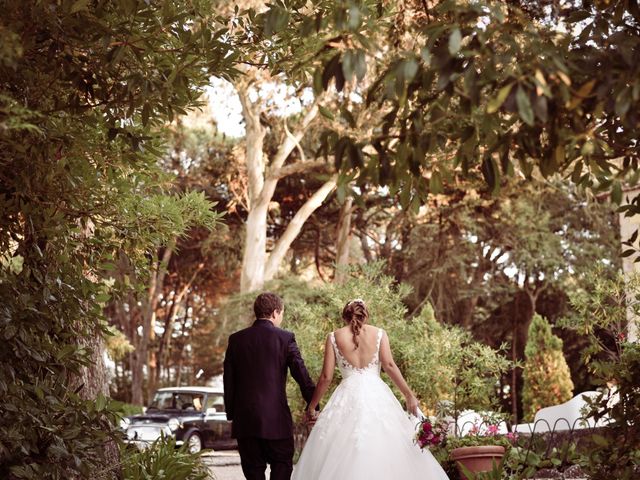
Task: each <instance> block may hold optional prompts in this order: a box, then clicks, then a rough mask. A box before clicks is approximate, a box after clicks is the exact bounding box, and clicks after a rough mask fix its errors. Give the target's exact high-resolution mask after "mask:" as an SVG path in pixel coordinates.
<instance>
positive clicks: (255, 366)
mask: <svg viewBox="0 0 640 480" xmlns="http://www.w3.org/2000/svg"><path fill="white" fill-rule="evenodd" d="M287 369H289V370H290V371H291V375H292V376H293V378H294V379H295V381H296V382H297V383H298V385H299V386H300V390H301V392H302V396H303V397H304V399H305V400H306V401H307V403H308V402H310V401H311V397H312V396H313V391H314V389H315V385H314V383H313V381H312V380H311V378H310V377H309V373H308V372H307V369H306V367H305V366H304V361H303V360H302V357H301V356H300V350H299V349H298V345H297V344H296V340H295V337H294V335H293V333H291V332H287V331H286V330H282V329H280V328H278V327H276V326H274V325H273V323H271V321H269V320H256V321H255V322H254V323H253V325H252V326H251V327H249V328H245V329H244V330H240V331H239V332H236V333H234V334H233V335H231V336H230V337H229V345H228V347H227V352H226V355H225V358H224V403H225V407H226V411H227V418H228V419H229V420H232V421H233V423H232V434H233V436H234V438H237V439H238V449H239V451H240V458H241V462H242V470H243V472H244V475H245V477H246V478H247V479H249V480H254V479H256V480H257V479H260V480H262V479H264V478H265V476H264V471H265V468H266V463H269V464H270V465H271V479H273V480H284V479H287V480H288V479H289V478H290V477H291V472H292V469H293V421H292V419H291V411H290V410H289V404H288V403H287V393H286V383H287Z"/></svg>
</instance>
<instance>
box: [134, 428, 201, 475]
mask: <svg viewBox="0 0 640 480" xmlns="http://www.w3.org/2000/svg"><path fill="white" fill-rule="evenodd" d="M122 457H123V468H122V473H123V478H124V480H162V479H166V480H207V479H209V472H208V469H207V468H206V466H205V465H204V464H203V463H202V461H201V460H200V454H193V453H189V451H188V447H187V446H186V445H183V446H182V447H180V448H179V449H176V442H175V439H174V438H173V437H167V438H162V439H159V440H156V441H155V442H154V443H153V444H151V446H149V447H148V448H145V449H144V450H141V451H138V450H134V449H130V448H129V449H126V450H125V451H124V452H122Z"/></svg>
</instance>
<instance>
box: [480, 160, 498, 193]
mask: <svg viewBox="0 0 640 480" xmlns="http://www.w3.org/2000/svg"><path fill="white" fill-rule="evenodd" d="M480 170H481V171H482V175H483V176H484V180H485V182H486V183H487V185H488V186H489V189H490V190H491V193H492V194H495V193H497V192H498V190H499V189H500V170H499V168H498V165H497V163H496V161H495V159H494V158H493V157H492V156H489V155H487V156H485V158H484V160H483V161H482V165H481V168H480Z"/></svg>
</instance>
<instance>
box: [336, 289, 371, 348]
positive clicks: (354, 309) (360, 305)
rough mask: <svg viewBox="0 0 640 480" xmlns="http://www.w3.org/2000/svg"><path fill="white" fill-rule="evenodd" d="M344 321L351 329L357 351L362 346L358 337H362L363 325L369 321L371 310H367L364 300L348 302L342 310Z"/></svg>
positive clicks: (357, 299)
mask: <svg viewBox="0 0 640 480" xmlns="http://www.w3.org/2000/svg"><path fill="white" fill-rule="evenodd" d="M342 319H343V320H344V321H345V322H346V323H348V324H349V326H350V327H351V333H352V334H353V343H355V344H356V349H357V348H358V347H359V346H360V343H359V342H358V335H360V330H362V325H364V324H365V323H366V322H367V320H368V319H369V310H367V306H366V305H365V303H364V300H362V299H360V298H356V299H355V300H351V301H350V302H348V303H347V304H346V305H345V306H344V308H343V309H342Z"/></svg>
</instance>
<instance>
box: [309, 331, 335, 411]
mask: <svg viewBox="0 0 640 480" xmlns="http://www.w3.org/2000/svg"><path fill="white" fill-rule="evenodd" d="M335 368H336V354H335V353H334V351H333V346H332V345H331V338H330V336H327V341H326V343H325V345H324V363H323V364H322V372H321V373H320V377H319V378H318V384H317V385H316V389H315V391H314V392H313V397H312V398H311V401H310V402H309V406H308V407H307V411H308V412H313V411H314V410H315V409H316V407H317V406H318V405H319V404H320V400H322V397H323V396H324V394H325V393H327V389H328V388H329V385H331V380H333V371H334V370H335Z"/></svg>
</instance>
